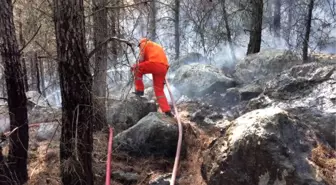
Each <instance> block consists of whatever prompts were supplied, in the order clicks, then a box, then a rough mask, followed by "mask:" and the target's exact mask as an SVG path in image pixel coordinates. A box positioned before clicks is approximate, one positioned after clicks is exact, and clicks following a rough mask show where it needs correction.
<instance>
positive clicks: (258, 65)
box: [235, 50, 302, 85]
mask: <svg viewBox="0 0 336 185" xmlns="http://www.w3.org/2000/svg"><path fill="white" fill-rule="evenodd" d="M297 64H302V60H301V59H300V57H299V55H298V54H296V53H294V52H292V51H283V50H264V51H261V52H259V53H256V54H251V55H248V56H246V57H245V58H244V59H243V60H240V61H239V62H238V63H237V65H236V68H235V76H236V78H237V80H238V81H239V82H241V83H244V84H250V83H251V82H257V83H259V84H261V85H263V84H264V83H265V81H267V80H269V79H271V78H273V77H276V75H277V74H279V73H281V72H282V71H284V70H286V69H290V68H291V67H293V66H294V65H297Z"/></svg>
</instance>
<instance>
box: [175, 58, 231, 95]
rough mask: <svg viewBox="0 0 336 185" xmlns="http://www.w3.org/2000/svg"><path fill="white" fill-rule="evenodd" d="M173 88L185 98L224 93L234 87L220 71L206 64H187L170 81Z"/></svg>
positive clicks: (229, 79)
mask: <svg viewBox="0 0 336 185" xmlns="http://www.w3.org/2000/svg"><path fill="white" fill-rule="evenodd" d="M172 83H173V84H174V86H175V87H176V88H177V89H178V90H179V91H180V92H181V94H183V95H186V96H200V95H204V94H207V93H211V92H213V91H221V92H224V91H225V90H226V89H228V88H230V87H234V86H235V85H236V83H235V81H234V80H233V79H231V78H229V77H227V76H225V74H224V73H222V71H221V70H220V69H218V68H216V67H214V66H211V65H206V64H189V65H184V66H182V67H180V68H179V69H178V70H177V71H176V73H175V76H174V79H173V81H172Z"/></svg>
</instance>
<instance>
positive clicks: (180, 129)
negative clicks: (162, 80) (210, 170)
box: [166, 79, 183, 185]
mask: <svg viewBox="0 0 336 185" xmlns="http://www.w3.org/2000/svg"><path fill="white" fill-rule="evenodd" d="M166 85H167V89H168V92H169V95H170V98H171V101H172V103H173V107H174V111H175V114H176V119H177V124H178V132H179V135H178V141H177V149H176V155H175V161H174V167H173V172H172V178H171V180H170V185H174V184H175V179H176V173H177V168H178V164H179V159H180V153H181V145H182V132H183V127H182V123H181V119H180V115H179V113H178V111H177V107H176V104H175V101H174V97H173V94H172V92H171V90H170V85H169V83H168V80H167V79H166Z"/></svg>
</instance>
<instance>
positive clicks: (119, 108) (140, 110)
mask: <svg viewBox="0 0 336 185" xmlns="http://www.w3.org/2000/svg"><path fill="white" fill-rule="evenodd" d="M156 110H157V107H156V104H155V102H154V101H148V99H146V98H143V97H136V96H130V97H128V98H127V99H124V100H113V101H112V100H109V103H108V107H107V123H108V124H110V125H112V126H113V128H114V129H115V131H116V133H119V132H121V131H123V130H126V129H128V128H130V127H132V126H133V125H135V124H136V123H137V122H138V121H139V120H140V119H141V118H143V117H145V116H146V115H147V114H148V113H150V112H155V111H156Z"/></svg>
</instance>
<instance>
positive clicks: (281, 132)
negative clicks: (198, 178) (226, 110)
mask: <svg viewBox="0 0 336 185" xmlns="http://www.w3.org/2000/svg"><path fill="white" fill-rule="evenodd" d="M321 144H322V145H323V146H325V147H327V148H329V149H330V147H329V146H328V144H326V143H324V142H323V140H321V139H320V138H319V137H318V136H317V135H316V134H315V133H314V130H313V129H311V128H310V127H309V126H307V124H306V123H304V122H301V121H300V120H298V119H297V118H296V117H295V116H294V115H291V114H290V113H289V112H287V111H285V110H282V109H280V108H272V107H270V108H266V109H258V110H254V111H252V112H249V113H247V114H245V115H243V116H241V117H239V118H237V119H236V120H235V121H234V122H233V123H232V124H230V126H228V127H227V129H226V133H225V135H224V136H223V137H220V138H218V139H216V140H215V141H214V142H213V143H212V144H211V145H210V148H209V149H208V150H207V151H206V152H205V153H204V162H203V165H202V170H201V171H202V175H203V177H204V179H205V180H206V181H207V184H208V185H222V184H223V183H224V182H225V184H230V185H255V184H259V185H267V184H279V185H280V184H309V185H325V184H327V183H326V182H327V181H330V179H328V178H327V179H326V178H324V177H321V176H319V175H317V174H318V170H317V168H318V167H319V166H320V164H316V163H314V162H313V161H311V160H309V159H311V158H312V154H313V151H314V149H315V148H317V147H318V145H321ZM325 158H326V159H329V158H330V156H329V157H328V156H325ZM333 165H335V166H333ZM329 167H330V168H328V169H324V170H326V171H327V172H328V173H329V175H330V174H332V170H333V168H334V167H336V163H335V162H334V163H331V164H329ZM322 168H324V167H322ZM331 180H332V179H331ZM334 183H335V182H334Z"/></svg>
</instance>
